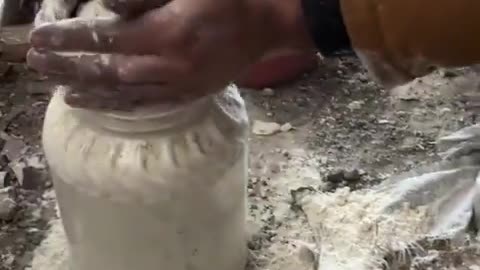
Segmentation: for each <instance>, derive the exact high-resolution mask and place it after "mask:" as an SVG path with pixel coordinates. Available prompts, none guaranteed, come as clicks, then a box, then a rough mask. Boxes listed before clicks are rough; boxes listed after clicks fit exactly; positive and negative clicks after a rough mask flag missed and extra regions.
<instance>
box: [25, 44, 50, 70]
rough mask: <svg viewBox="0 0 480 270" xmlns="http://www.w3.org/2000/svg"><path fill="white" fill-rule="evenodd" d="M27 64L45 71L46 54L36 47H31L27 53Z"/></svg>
mask: <svg viewBox="0 0 480 270" xmlns="http://www.w3.org/2000/svg"><path fill="white" fill-rule="evenodd" d="M27 65H28V66H29V67H31V68H33V69H35V70H37V71H39V72H43V71H45V65H46V55H45V54H44V53H41V52H39V51H37V50H35V49H30V50H29V51H28V53H27Z"/></svg>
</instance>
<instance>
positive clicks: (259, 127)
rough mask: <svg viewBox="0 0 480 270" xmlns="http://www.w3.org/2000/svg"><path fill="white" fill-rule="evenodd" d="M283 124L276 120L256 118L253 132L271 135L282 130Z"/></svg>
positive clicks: (260, 134)
mask: <svg viewBox="0 0 480 270" xmlns="http://www.w3.org/2000/svg"><path fill="white" fill-rule="evenodd" d="M281 127H282V126H281V125H280V124H279V123H275V122H263V121H260V120H255V121H254V122H253V126H252V130H253V134H255V135H259V136H269V135H273V134H275V133H278V132H280V131H281Z"/></svg>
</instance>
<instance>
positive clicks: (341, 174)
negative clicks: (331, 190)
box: [326, 170, 345, 183]
mask: <svg viewBox="0 0 480 270" xmlns="http://www.w3.org/2000/svg"><path fill="white" fill-rule="evenodd" d="M326 180H327V182H331V183H340V182H342V181H343V180H345V171H343V170H340V171H337V172H334V173H331V174H329V175H327V178H326Z"/></svg>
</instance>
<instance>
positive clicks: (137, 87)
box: [27, 0, 312, 110]
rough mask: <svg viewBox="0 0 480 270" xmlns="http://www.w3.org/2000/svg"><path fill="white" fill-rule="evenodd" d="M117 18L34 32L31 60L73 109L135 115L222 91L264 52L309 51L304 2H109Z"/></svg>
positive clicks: (67, 22) (78, 20)
mask: <svg viewBox="0 0 480 270" xmlns="http://www.w3.org/2000/svg"><path fill="white" fill-rule="evenodd" d="M104 3H105V6H106V7H108V8H109V9H111V10H113V11H115V12H116V13H117V14H120V15H121V17H118V18H103V19H100V18H99V19H97V20H84V19H81V18H76V19H70V20H65V21H60V22H56V23H53V24H47V25H43V26H41V27H39V28H37V29H36V30H34V31H33V32H32V35H31V42H32V46H33V49H32V50H30V52H29V54H28V57H27V60H28V63H29V65H30V66H31V67H33V68H35V69H36V70H38V71H39V72H41V73H43V74H45V75H48V76H51V77H52V78H53V77H55V78H56V79H58V80H59V81H60V82H62V83H63V84H65V85H68V86H69V87H70V89H71V91H70V93H69V94H68V95H67V98H66V102H67V103H68V104H70V105H71V106H74V107H83V108H95V109H116V110H131V109H134V108H136V107H138V106H145V105H148V104H152V103H177V102H188V101H190V100H192V99H196V98H199V97H201V96H204V95H206V94H209V93H213V92H216V91H218V90H221V89H222V88H223V87H224V86H225V85H226V84H228V83H229V82H230V81H232V80H234V79H236V78H237V77H238V76H240V75H241V73H242V72H243V71H244V70H245V69H246V68H248V66H249V65H251V64H253V63H254V62H255V61H257V60H258V59H259V58H260V57H261V56H262V55H264V53H265V52H267V51H270V50H274V49H276V48H288V47H291V48H302V49H303V48H310V47H312V44H311V42H310V38H309V36H308V33H307V30H306V27H305V26H304V22H303V17H302V11H301V7H300V1H299V0H288V1H287V0H286V1H277V0H262V1H259V0H222V1H218V0H172V1H169V2H166V1H165V0H130V1H125V0H104Z"/></svg>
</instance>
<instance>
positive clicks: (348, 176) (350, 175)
mask: <svg viewBox="0 0 480 270" xmlns="http://www.w3.org/2000/svg"><path fill="white" fill-rule="evenodd" d="M343 178H344V179H345V180H346V181H358V180H360V172H359V171H358V170H351V171H346V172H344V174H343Z"/></svg>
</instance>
